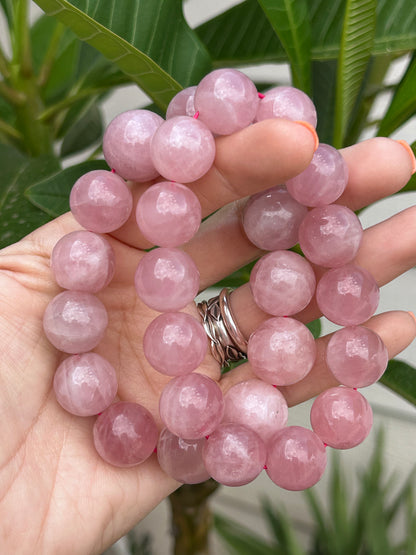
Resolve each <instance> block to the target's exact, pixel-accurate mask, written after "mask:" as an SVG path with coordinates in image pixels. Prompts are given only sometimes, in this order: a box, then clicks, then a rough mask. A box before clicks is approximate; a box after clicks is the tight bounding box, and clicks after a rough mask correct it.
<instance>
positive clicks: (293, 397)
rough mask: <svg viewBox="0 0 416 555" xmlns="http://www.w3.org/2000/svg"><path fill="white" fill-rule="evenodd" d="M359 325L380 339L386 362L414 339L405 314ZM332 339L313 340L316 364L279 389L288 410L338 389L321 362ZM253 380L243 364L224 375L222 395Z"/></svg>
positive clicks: (415, 328)
mask: <svg viewBox="0 0 416 555" xmlns="http://www.w3.org/2000/svg"><path fill="white" fill-rule="evenodd" d="M363 325H364V326H365V327H366V328H369V329H371V330H373V331H375V332H376V333H377V334H378V335H379V336H380V337H381V339H382V340H383V342H384V344H385V345H386V347H387V351H388V355H389V358H390V359H391V358H393V357H395V356H397V355H398V354H399V353H400V352H401V351H403V349H405V348H406V347H407V346H408V345H409V344H410V343H411V342H412V341H413V340H414V339H415V337H416V320H415V319H414V317H413V316H412V315H411V314H410V313H409V312H404V311H399V310H397V311H391V312H385V313H383V314H377V315H376V316H373V317H372V318H371V319H370V320H368V322H366V323H365V324H363ZM332 335H333V334H328V335H325V336H323V337H320V338H319V339H317V340H316V347H317V356H316V361H315V364H314V366H313V368H312V370H311V371H310V372H309V374H308V375H307V376H306V377H305V378H304V379H303V380H301V381H300V382H298V383H296V384H293V385H288V386H284V387H279V390H280V391H281V392H282V393H283V395H284V396H285V398H286V400H287V402H288V405H289V406H293V405H297V404H299V403H302V402H303V401H306V400H307V399H310V398H312V397H315V396H316V395H318V394H319V393H321V392H322V391H324V390H325V389H327V388H328V387H333V386H336V385H339V382H338V381H337V380H336V379H335V377H334V376H333V374H332V373H331V372H330V370H329V369H328V366H327V364H326V358H325V353H326V347H327V345H328V342H329V340H330V338H331V337H332ZM255 377H256V376H255V374H254V373H253V370H252V368H251V365H250V363H249V362H247V363H246V364H242V365H240V366H238V367H236V368H234V369H233V370H231V371H230V372H228V373H226V374H225V375H224V376H223V378H222V380H221V387H222V389H223V392H224V393H226V392H227V391H228V390H229V389H230V387H232V386H233V385H235V384H237V383H240V382H242V381H245V380H248V379H250V378H255Z"/></svg>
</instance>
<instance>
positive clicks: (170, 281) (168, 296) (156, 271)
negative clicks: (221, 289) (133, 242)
mask: <svg viewBox="0 0 416 555" xmlns="http://www.w3.org/2000/svg"><path fill="white" fill-rule="evenodd" d="M134 284H135V287H136V291H137V294H138V295H139V297H140V298H141V300H142V301H143V302H144V303H145V304H146V305H147V306H149V307H150V308H153V309H154V310H158V311H159V312H175V311H177V310H181V309H182V308H184V307H185V306H186V305H187V304H188V303H190V302H192V301H193V300H194V298H195V296H196V294H197V293H198V288H199V272H198V268H197V267H196V265H195V262H194V261H193V260H192V258H191V257H190V256H189V255H188V254H186V253H185V252H183V251H181V250H179V249H168V248H159V249H153V250H152V251H150V252H148V253H146V254H145V255H144V256H143V258H142V259H141V260H140V262H139V265H138V266H137V270H136V274H135V276H134Z"/></svg>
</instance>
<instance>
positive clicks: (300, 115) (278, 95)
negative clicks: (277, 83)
mask: <svg viewBox="0 0 416 555" xmlns="http://www.w3.org/2000/svg"><path fill="white" fill-rule="evenodd" d="M269 118H285V119H290V120H292V121H306V122H308V123H310V124H311V125H313V127H316V122H317V116H316V109H315V106H314V104H313V102H312V100H311V99H310V98H309V96H307V95H306V94H305V93H304V92H303V91H301V90H299V89H295V88H294V87H274V88H273V89H270V90H268V91H266V93H265V95H264V98H262V99H261V100H260V103H259V105H258V108H257V114H256V121H261V120H263V119H269Z"/></svg>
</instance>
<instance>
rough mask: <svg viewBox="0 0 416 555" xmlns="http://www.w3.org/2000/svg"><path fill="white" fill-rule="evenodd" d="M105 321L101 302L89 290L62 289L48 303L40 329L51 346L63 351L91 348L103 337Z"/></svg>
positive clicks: (70, 351)
mask: <svg viewBox="0 0 416 555" xmlns="http://www.w3.org/2000/svg"><path fill="white" fill-rule="evenodd" d="M107 324H108V316H107V311H106V309H105V307H104V305H103V303H102V302H101V301H100V300H99V299H97V297H95V296H94V295H91V293H84V292H81V291H64V292H63V293H60V294H59V295H57V296H56V297H54V298H53V299H52V300H51V302H50V303H49V304H48V306H47V307H46V310H45V314H44V317H43V329H44V330H45V334H46V337H47V338H48V339H49V341H50V342H51V343H52V345H53V346H54V347H56V348H57V349H59V350H60V351H63V352H64V353H70V354H76V353H85V352H87V351H91V349H94V347H96V346H97V345H98V343H99V342H100V341H101V339H102V338H103V336H104V333H105V329H106V327H107Z"/></svg>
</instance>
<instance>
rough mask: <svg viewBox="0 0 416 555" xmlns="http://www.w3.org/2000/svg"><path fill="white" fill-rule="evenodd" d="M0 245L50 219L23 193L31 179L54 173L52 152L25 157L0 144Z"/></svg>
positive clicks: (34, 181) (23, 234) (33, 181)
mask: <svg viewBox="0 0 416 555" xmlns="http://www.w3.org/2000/svg"><path fill="white" fill-rule="evenodd" d="M0 165H1V167H2V179H1V189H0V221H1V225H0V248H3V247H5V246H7V245H10V244H12V243H15V242H16V241H18V240H19V239H21V238H22V237H24V236H25V235H27V234H28V233H30V232H31V231H33V230H34V229H36V228H37V227H39V226H40V225H42V224H44V223H46V222H47V221H49V220H50V218H49V216H47V215H46V214H45V213H44V212H42V211H41V210H39V209H38V208H36V207H35V206H33V204H31V203H30V202H29V201H28V200H27V199H26V198H25V196H24V191H25V189H26V188H27V187H28V186H29V185H31V184H32V183H36V182H38V181H41V180H43V179H44V178H45V177H47V176H49V175H51V173H56V171H57V170H58V169H59V162H58V160H57V159H56V158H54V157H52V156H43V157H40V158H26V157H25V156H23V155H22V154H21V153H20V152H18V151H17V150H15V149H14V148H12V147H9V146H5V145H0Z"/></svg>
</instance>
